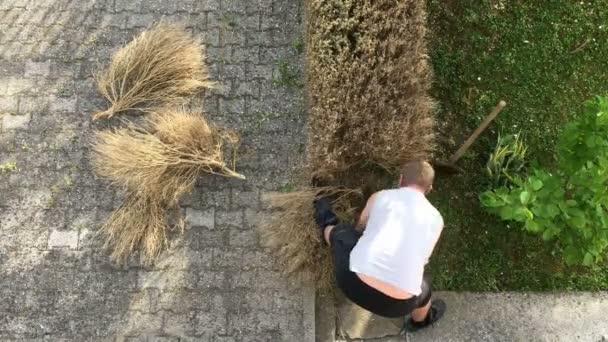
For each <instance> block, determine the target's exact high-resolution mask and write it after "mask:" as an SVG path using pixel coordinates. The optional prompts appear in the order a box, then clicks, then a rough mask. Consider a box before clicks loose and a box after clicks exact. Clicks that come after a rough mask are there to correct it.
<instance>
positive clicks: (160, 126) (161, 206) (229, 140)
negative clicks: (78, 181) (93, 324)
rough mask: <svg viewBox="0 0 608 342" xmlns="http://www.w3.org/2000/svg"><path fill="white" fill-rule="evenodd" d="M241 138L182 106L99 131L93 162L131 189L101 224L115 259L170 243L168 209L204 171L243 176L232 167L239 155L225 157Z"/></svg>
mask: <svg viewBox="0 0 608 342" xmlns="http://www.w3.org/2000/svg"><path fill="white" fill-rule="evenodd" d="M237 144H238V138H237V136H236V135H235V134H234V133H232V132H229V131H226V130H222V129H219V128H217V127H213V126H210V125H209V124H208V123H207V121H206V120H205V119H204V118H203V117H202V116H201V115H200V114H192V113H188V112H185V111H184V110H181V109H167V110H163V111H159V112H156V113H152V114H151V115H150V116H149V117H148V118H147V120H146V123H145V124H143V125H141V126H139V125H135V124H133V123H130V124H128V125H127V126H126V127H124V128H120V129H117V130H114V131H102V132H98V133H97V134H96V136H95V139H94V145H93V152H94V154H93V159H92V163H93V167H94V169H95V171H96V173H97V174H98V175H100V176H102V177H104V178H107V179H109V180H110V181H111V182H112V183H114V184H115V185H118V186H120V187H121V188H124V189H126V190H127V193H128V195H127V199H126V200H125V202H124V203H123V204H122V205H121V207H120V208H119V209H118V210H116V211H115V212H114V213H113V214H112V216H111V217H110V219H109V220H108V221H107V222H106V223H105V225H104V226H103V228H102V231H103V232H105V233H106V234H107V236H108V240H107V242H108V245H109V246H113V248H114V251H113V254H112V257H113V259H115V260H116V261H124V260H125V258H126V257H128V256H129V254H130V253H131V252H132V251H133V250H135V249H139V248H140V247H141V248H143V250H144V252H145V253H144V254H145V255H144V257H145V261H146V262H147V263H150V262H152V261H153V260H154V259H155V258H156V256H157V255H158V253H159V252H160V250H161V249H162V246H164V245H165V244H166V231H167V230H168V229H169V226H168V217H167V216H168V211H169V210H170V209H178V204H179V199H180V198H181V196H182V195H183V194H185V193H188V192H190V191H191V190H192V189H193V187H194V185H195V183H196V180H197V178H198V177H199V176H201V175H202V174H203V173H213V174H219V175H222V176H226V177H235V178H240V179H244V177H243V176H242V175H240V174H238V173H237V172H235V171H234V162H235V159H234V158H233V159H232V161H231V162H230V163H227V162H226V160H225V159H224V155H225V152H226V148H229V149H231V150H232V151H233V152H235V151H236V146H237ZM234 157H235V156H234ZM178 226H180V225H179V224H178Z"/></svg>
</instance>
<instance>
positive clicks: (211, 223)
mask: <svg viewBox="0 0 608 342" xmlns="http://www.w3.org/2000/svg"><path fill="white" fill-rule="evenodd" d="M186 222H187V223H188V224H190V225H191V226H196V227H207V228H210V229H213V228H214V227H215V209H214V208H209V209H207V210H204V211H203V210H196V209H192V208H187V209H186Z"/></svg>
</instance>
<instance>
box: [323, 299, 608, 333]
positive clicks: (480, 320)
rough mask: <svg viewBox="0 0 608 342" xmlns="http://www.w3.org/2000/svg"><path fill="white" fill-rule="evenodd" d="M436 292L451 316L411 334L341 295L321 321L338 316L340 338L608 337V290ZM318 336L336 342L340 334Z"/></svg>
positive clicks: (336, 318)
mask: <svg viewBox="0 0 608 342" xmlns="http://www.w3.org/2000/svg"><path fill="white" fill-rule="evenodd" d="M435 297H436V298H442V299H444V300H445V301H446V302H447V304H448V311H447V312H446V316H445V317H444V318H443V319H442V320H441V321H440V322H438V323H437V324H436V325H435V326H433V327H432V328H429V329H426V330H423V331H421V332H419V333H415V334H408V335H407V337H404V336H397V334H398V331H399V327H397V325H395V320H388V319H384V318H381V317H378V316H374V315H372V314H370V313H368V312H366V311H365V310H363V309H361V308H358V307H357V306H355V305H354V304H352V303H349V302H346V301H340V303H339V304H338V305H337V310H334V315H333V317H332V315H331V310H324V309H322V308H317V313H318V314H319V313H324V314H325V315H326V317H323V318H321V317H317V322H319V321H320V320H321V319H322V321H331V320H333V321H337V322H338V325H337V330H334V332H335V331H338V332H342V334H344V335H345V336H339V337H338V338H337V340H338V341H342V340H344V339H346V340H356V341H361V340H366V339H373V340H374V341H385V342H389V341H403V340H404V338H405V339H406V340H408V341H416V342H427V341H505V342H507V341H589V342H600V341H608V321H607V320H606V319H605V315H606V313H607V312H608V292H572V293H516V292H502V293H469V292H437V293H436V296H435ZM317 303H318V304H322V303H319V301H317ZM325 303H327V302H325ZM317 336H318V337H320V336H319V333H317ZM317 341H319V342H334V341H336V336H335V335H334V336H333V337H332V338H328V337H327V336H326V337H325V338H324V339H319V338H318V339H317Z"/></svg>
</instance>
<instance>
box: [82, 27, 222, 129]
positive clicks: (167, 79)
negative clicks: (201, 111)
mask: <svg viewBox="0 0 608 342" xmlns="http://www.w3.org/2000/svg"><path fill="white" fill-rule="evenodd" d="M212 85H213V82H211V81H210V80H209V75H208V70H207V66H206V65H205V63H204V54H203V46H202V45H201V43H200V42H199V41H197V40H195V39H194V38H192V37H191V36H190V35H189V34H188V33H187V32H186V31H185V30H184V29H183V28H181V27H180V26H176V25H171V24H164V23H160V24H157V25H155V26H154V27H152V28H151V29H149V30H147V31H144V32H142V33H141V34H140V35H139V37H137V38H135V39H134V40H133V41H131V42H130V43H129V44H127V45H126V46H125V47H123V48H122V49H120V50H118V52H116V54H114V56H113V58H112V62H111V63H110V65H109V66H108V68H107V69H106V70H104V71H102V72H101V73H99V74H98V75H97V87H98V89H99V91H100V92H101V94H102V95H103V96H104V97H105V98H106V99H107V100H108V101H109V102H110V104H111V106H110V108H108V109H107V110H105V111H102V112H99V113H96V114H95V115H94V116H93V117H94V119H101V118H110V117H112V116H114V115H115V114H117V113H120V112H123V111H126V110H141V111H143V110H149V109H151V108H152V107H155V106H157V105H159V104H162V105H166V104H182V103H186V102H188V100H189V99H188V96H190V95H194V94H196V93H197V92H199V91H201V90H202V89H204V88H209V87H211V86H212Z"/></svg>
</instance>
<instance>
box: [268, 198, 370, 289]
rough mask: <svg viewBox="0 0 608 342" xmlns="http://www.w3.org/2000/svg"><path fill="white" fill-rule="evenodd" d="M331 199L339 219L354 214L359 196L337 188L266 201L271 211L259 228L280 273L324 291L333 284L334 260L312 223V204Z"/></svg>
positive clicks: (345, 218)
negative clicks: (325, 197) (265, 221)
mask: <svg viewBox="0 0 608 342" xmlns="http://www.w3.org/2000/svg"><path fill="white" fill-rule="evenodd" d="M326 195H328V196H333V197H335V198H336V200H335V201H334V207H335V211H336V213H337V215H338V216H340V218H341V219H342V220H350V219H352V217H353V216H354V214H355V210H356V209H355V207H353V203H354V202H355V201H356V200H357V199H360V196H359V195H360V194H359V192H357V191H353V190H344V189H338V188H331V187H326V188H305V189H303V190H300V191H297V192H292V193H284V194H276V195H273V196H271V197H270V198H269V207H270V209H271V210H273V213H272V218H271V219H270V221H269V222H268V223H267V224H265V225H262V226H261V227H260V228H259V230H260V237H261V241H262V244H263V245H264V246H265V247H267V248H270V249H271V250H273V251H274V253H275V256H276V260H277V262H278V264H279V266H280V267H281V270H282V271H283V272H284V273H285V274H287V275H288V276H291V277H292V278H294V279H297V280H299V281H303V282H310V283H312V284H315V286H317V287H319V288H327V287H329V286H330V285H332V284H333V282H334V277H333V266H332V265H333V261H332V258H331V254H330V250H329V248H328V247H327V244H325V242H324V241H323V240H322V238H321V235H320V234H319V228H318V226H317V225H316V223H315V222H314V220H313V201H314V199H315V198H316V197H317V196H326Z"/></svg>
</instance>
